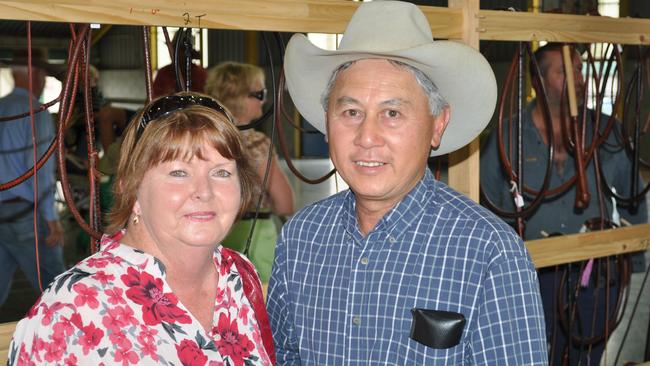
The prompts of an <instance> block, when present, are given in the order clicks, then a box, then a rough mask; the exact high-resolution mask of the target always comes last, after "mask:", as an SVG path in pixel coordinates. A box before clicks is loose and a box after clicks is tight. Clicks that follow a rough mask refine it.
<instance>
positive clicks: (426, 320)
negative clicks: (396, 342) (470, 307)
mask: <svg viewBox="0 0 650 366" xmlns="http://www.w3.org/2000/svg"><path fill="white" fill-rule="evenodd" d="M411 314H412V315H413V320H412V322H411V339H413V340H414V341H416V342H419V343H422V344H423V345H425V346H428V347H431V348H438V349H443V348H450V347H453V346H455V345H457V344H458V343H459V342H460V337H461V335H462V334H463V328H464V327H465V316H464V315H463V314H460V313H454V312H451V311H442V310H427V309H418V308H414V309H411Z"/></svg>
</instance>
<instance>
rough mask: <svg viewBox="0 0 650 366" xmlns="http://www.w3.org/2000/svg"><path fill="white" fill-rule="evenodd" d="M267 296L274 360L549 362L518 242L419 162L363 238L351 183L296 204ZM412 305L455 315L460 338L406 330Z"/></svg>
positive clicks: (529, 271)
mask: <svg viewBox="0 0 650 366" xmlns="http://www.w3.org/2000/svg"><path fill="white" fill-rule="evenodd" d="M267 305H268V311H269V315H270V320H271V326H272V328H273V334H274V339H275V345H276V347H277V357H278V364H280V365H301V364H302V365H432V364H446V365H461V364H466V365H471V364H490V365H508V364H509V365H541V364H547V352H546V339H545V335H544V316H543V312H542V306H541V300H540V296H539V285H538V281H537V275H536V272H535V268H534V266H533V264H532V262H531V260H530V257H529V255H528V253H527V252H526V249H525V247H524V245H523V243H522V241H521V240H520V239H519V237H518V236H517V235H516V234H515V233H514V232H513V230H512V229H511V228H510V227H508V226H507V225H506V224H505V223H504V222H502V221H501V220H500V219H498V218H497V217H496V216H494V215H493V214H491V213H490V212H488V211H487V210H486V209H484V208H482V207H481V206H478V205H477V204H476V203H474V202H473V201H471V200H469V199H468V198H466V197H464V196H462V195H460V194H459V193H457V192H455V191H454V190H452V189H450V188H449V187H447V186H446V185H445V184H443V183H440V182H438V181H436V180H435V179H434V178H433V176H432V174H431V173H430V172H429V171H428V170H427V172H426V174H425V176H424V178H423V179H422V180H421V181H420V182H419V183H418V184H417V186H416V187H415V188H414V189H413V190H412V191H411V192H410V193H409V194H408V195H407V196H406V197H404V199H403V200H402V201H401V202H400V203H399V204H398V205H397V206H396V207H394V208H393V209H392V210H391V211H389V212H388V213H387V214H386V215H385V216H384V217H383V218H382V219H381V220H380V221H379V223H378V224H377V225H376V227H375V228H374V229H373V230H372V231H371V232H370V233H369V234H368V235H367V236H365V237H364V236H363V235H362V234H361V232H360V231H359V229H358V223H357V219H356V215H355V197H354V194H353V193H352V192H351V191H344V192H341V193H339V194H336V195H334V196H331V197H329V198H327V199H324V200H322V201H320V202H317V203H315V204H313V205H311V206H308V207H306V208H304V209H303V210H301V211H300V212H299V213H297V214H296V215H295V217H294V218H292V219H291V220H290V221H289V222H288V223H287V224H286V225H285V226H284V228H283V229H282V234H281V237H280V239H279V241H278V245H277V248H276V257H275V263H274V266H273V272H272V275H271V281H270V287H269V300H268V304H267ZM413 308H423V309H432V310H444V311H451V312H456V313H461V314H463V315H464V316H465V318H466V320H467V323H466V324H465V327H464V329H463V332H462V336H461V340H460V343H458V345H456V346H454V347H451V348H447V349H433V348H429V347H427V346H425V345H423V344H420V343H418V342H416V341H414V340H412V339H411V338H410V337H409V335H410V329H411V322H412V315H411V309H413Z"/></svg>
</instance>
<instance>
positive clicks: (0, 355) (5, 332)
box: [0, 322, 18, 365]
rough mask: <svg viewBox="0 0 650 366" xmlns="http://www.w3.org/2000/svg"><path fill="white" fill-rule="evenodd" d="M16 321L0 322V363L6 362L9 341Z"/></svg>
mask: <svg viewBox="0 0 650 366" xmlns="http://www.w3.org/2000/svg"><path fill="white" fill-rule="evenodd" d="M16 324H18V322H11V323H0V365H4V364H6V363H7V357H9V343H11V337H13V334H14V330H15V329H16Z"/></svg>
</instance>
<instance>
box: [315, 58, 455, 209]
mask: <svg viewBox="0 0 650 366" xmlns="http://www.w3.org/2000/svg"><path fill="white" fill-rule="evenodd" d="M448 116H449V113H448V109H445V111H444V112H442V113H440V115H439V116H438V117H433V116H431V113H430V111H429V105H428V99H427V97H426V96H425V94H424V91H423V90H422V87H420V85H419V84H418V83H417V81H416V79H415V77H414V76H413V74H412V73H411V72H410V71H408V70H407V69H405V68H403V67H400V66H395V65H393V64H391V63H389V62H388V61H386V60H380V59H366V60H360V61H357V62H355V63H353V64H352V65H351V66H350V67H349V68H347V69H345V70H342V71H341V72H340V73H339V74H338V77H337V79H336V83H335V85H334V87H333V89H332V92H331V94H330V98H329V104H328V112H327V115H326V118H327V137H328V142H329V149H330V157H331V159H332V162H333V163H334V166H335V167H336V169H337V170H338V172H339V173H340V174H341V176H342V177H343V179H344V180H345V181H346V182H347V183H348V185H349V186H350V188H351V189H352V190H353V191H354V192H355V195H356V197H357V200H359V201H361V200H365V201H366V202H369V201H375V202H377V203H378V204H380V205H386V206H388V207H392V206H394V205H395V204H397V203H398V202H399V201H400V200H401V199H402V198H403V197H404V196H405V195H406V194H407V193H408V192H409V191H410V190H411V189H412V188H413V187H414V186H415V185H416V184H417V183H418V181H419V180H420V179H421V178H422V176H423V175H424V171H425V169H426V161H427V158H428V156H429V151H430V148H431V147H432V146H434V147H437V146H438V145H439V144H440V138H441V137H442V133H443V131H444V128H445V127H446V124H447V121H448Z"/></svg>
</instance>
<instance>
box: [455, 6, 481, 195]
mask: <svg viewBox="0 0 650 366" xmlns="http://www.w3.org/2000/svg"><path fill="white" fill-rule="evenodd" d="M449 7H450V8H455V9H459V10H461V11H462V15H463V18H462V22H463V23H462V24H463V25H462V30H463V35H462V37H463V38H462V40H463V42H464V43H465V44H467V45H468V46H470V47H473V48H475V49H477V50H478V49H479V35H478V32H477V28H478V24H479V21H478V20H479V17H478V13H479V0H449ZM460 108H464V107H463V106H461V107H460ZM451 115H452V116H453V115H454V111H453V110H452V111H451ZM479 147H480V143H479V140H478V137H477V138H476V139H475V140H474V141H472V142H471V143H470V144H469V145H467V146H465V147H463V148H462V149H460V150H457V151H454V152H452V153H451V154H449V170H448V177H449V186H450V187H452V188H454V189H455V190H457V191H458V192H460V193H462V194H464V195H466V196H467V197H469V198H471V199H473V200H474V201H476V202H478V201H479V179H480V176H479V169H480V165H481V164H480V156H479Z"/></svg>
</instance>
